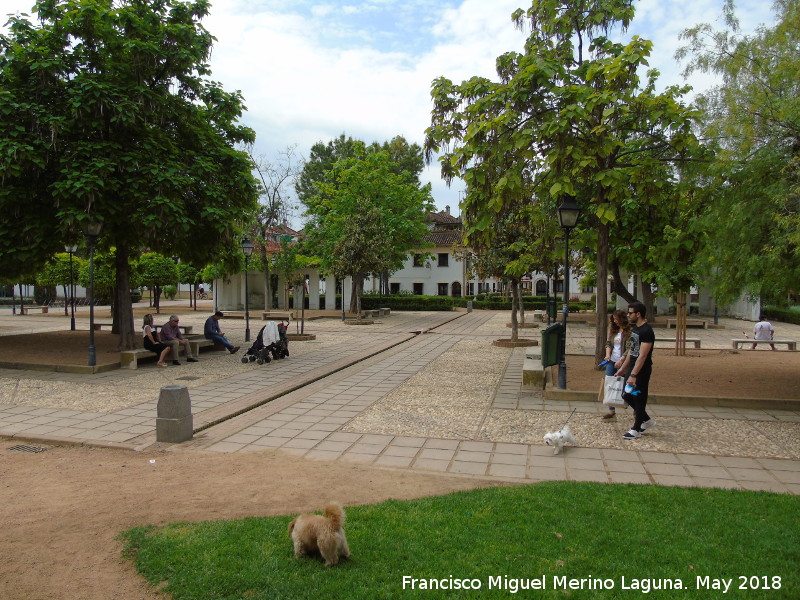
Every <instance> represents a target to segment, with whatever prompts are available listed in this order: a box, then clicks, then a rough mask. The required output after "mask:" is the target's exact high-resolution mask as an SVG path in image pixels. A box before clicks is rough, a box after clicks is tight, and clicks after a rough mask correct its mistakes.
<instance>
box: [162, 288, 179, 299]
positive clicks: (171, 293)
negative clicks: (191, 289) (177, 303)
mask: <svg viewBox="0 0 800 600" xmlns="http://www.w3.org/2000/svg"><path fill="white" fill-rule="evenodd" d="M161 291H162V292H164V297H165V298H166V299H167V300H175V296H176V295H177V293H178V288H176V287H175V286H174V285H165V286H164V287H163V288H161Z"/></svg>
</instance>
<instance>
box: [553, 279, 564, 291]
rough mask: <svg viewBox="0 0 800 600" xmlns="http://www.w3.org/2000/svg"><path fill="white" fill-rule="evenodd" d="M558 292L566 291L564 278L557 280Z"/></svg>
mask: <svg viewBox="0 0 800 600" xmlns="http://www.w3.org/2000/svg"><path fill="white" fill-rule="evenodd" d="M555 288H556V291H555V293H556V294H563V293H564V280H563V279H558V280H556V282H555Z"/></svg>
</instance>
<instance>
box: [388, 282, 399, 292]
mask: <svg viewBox="0 0 800 600" xmlns="http://www.w3.org/2000/svg"><path fill="white" fill-rule="evenodd" d="M389 293H390V294H399V293H400V284H399V283H390V284H389Z"/></svg>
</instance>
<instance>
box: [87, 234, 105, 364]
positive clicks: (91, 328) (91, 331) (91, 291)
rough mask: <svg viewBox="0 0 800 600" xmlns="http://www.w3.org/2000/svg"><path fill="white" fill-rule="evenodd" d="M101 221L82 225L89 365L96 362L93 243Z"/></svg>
mask: <svg viewBox="0 0 800 600" xmlns="http://www.w3.org/2000/svg"><path fill="white" fill-rule="evenodd" d="M102 228H103V223H102V222H100V221H87V222H86V223H84V225H83V234H84V235H85V236H86V239H87V240H88V242H89V366H90V367H94V366H95V365H96V364H97V354H96V353H95V349H94V245H95V243H97V238H98V237H99V236H100V231H101V230H102Z"/></svg>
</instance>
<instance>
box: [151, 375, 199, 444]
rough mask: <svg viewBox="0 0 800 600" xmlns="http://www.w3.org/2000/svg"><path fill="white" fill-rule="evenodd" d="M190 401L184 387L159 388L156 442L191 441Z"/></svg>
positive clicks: (174, 442) (187, 391)
mask: <svg viewBox="0 0 800 600" xmlns="http://www.w3.org/2000/svg"><path fill="white" fill-rule="evenodd" d="M192 427H193V421H192V401H191V400H190V399H189V390H188V389H187V387H186V386H185V385H167V386H164V387H162V388H161V394H160V395H159V397H158V407H157V410H156V441H158V442H169V443H171V444H177V443H180V442H185V441H186V440H190V439H192V433H193V431H192Z"/></svg>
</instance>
